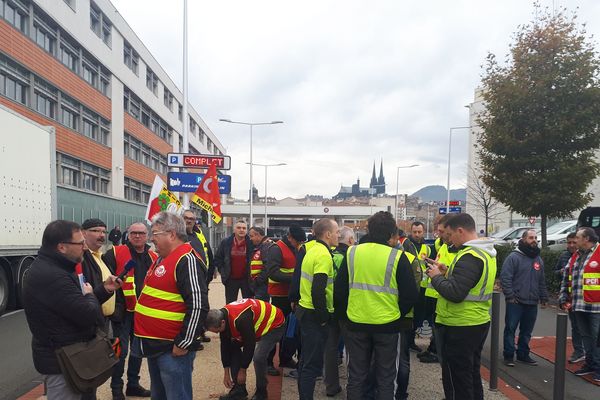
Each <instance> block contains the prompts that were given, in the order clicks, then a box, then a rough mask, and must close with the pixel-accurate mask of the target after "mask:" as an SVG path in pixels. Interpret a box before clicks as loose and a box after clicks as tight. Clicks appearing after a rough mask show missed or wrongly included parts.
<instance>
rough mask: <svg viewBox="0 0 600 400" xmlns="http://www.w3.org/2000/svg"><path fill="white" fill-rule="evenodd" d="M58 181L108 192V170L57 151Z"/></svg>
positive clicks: (93, 190) (99, 191)
mask: <svg viewBox="0 0 600 400" xmlns="http://www.w3.org/2000/svg"><path fill="white" fill-rule="evenodd" d="M57 161H58V166H59V168H58V171H57V172H58V181H59V183H61V184H63V185H67V186H73V187H76V188H78V189H84V190H89V191H91V192H97V193H103V194H108V184H109V182H110V171H108V170H105V169H104V168H100V167H97V166H95V165H92V164H89V163H87V162H84V161H81V160H78V159H76V158H73V157H70V156H67V155H65V154H61V153H58V160H57Z"/></svg>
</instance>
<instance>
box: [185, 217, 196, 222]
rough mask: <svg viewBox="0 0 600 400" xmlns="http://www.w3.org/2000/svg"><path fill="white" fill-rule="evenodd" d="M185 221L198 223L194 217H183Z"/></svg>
mask: <svg viewBox="0 0 600 400" xmlns="http://www.w3.org/2000/svg"><path fill="white" fill-rule="evenodd" d="M183 219H184V220H186V221H196V218H194V217H183Z"/></svg>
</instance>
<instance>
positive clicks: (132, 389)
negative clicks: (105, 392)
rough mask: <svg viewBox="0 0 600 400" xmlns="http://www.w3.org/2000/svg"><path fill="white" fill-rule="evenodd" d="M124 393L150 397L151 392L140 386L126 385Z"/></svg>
mask: <svg viewBox="0 0 600 400" xmlns="http://www.w3.org/2000/svg"><path fill="white" fill-rule="evenodd" d="M125 395H127V396H132V397H151V396H152V392H150V391H149V390H148V389H144V388H143V387H142V386H140V385H137V386H127V390H125Z"/></svg>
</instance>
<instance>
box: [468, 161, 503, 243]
mask: <svg viewBox="0 0 600 400" xmlns="http://www.w3.org/2000/svg"><path fill="white" fill-rule="evenodd" d="M470 170H471V171H470V175H471V176H472V177H473V179H471V180H470V183H469V184H468V185H467V195H468V198H467V201H468V203H469V204H470V205H471V206H472V207H474V208H475V209H476V210H478V211H479V212H481V214H483V216H484V218H485V236H488V226H489V223H490V220H493V219H494V218H495V217H496V216H498V214H500V213H501V210H498V206H500V202H499V201H498V200H496V199H495V198H494V196H492V191H491V190H490V188H489V187H487V186H486V185H485V183H483V180H482V179H481V173H480V172H479V171H478V170H477V169H476V168H473V167H471V168H470Z"/></svg>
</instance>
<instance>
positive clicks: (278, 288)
mask: <svg viewBox="0 0 600 400" xmlns="http://www.w3.org/2000/svg"><path fill="white" fill-rule="evenodd" d="M275 245H276V246H277V247H279V250H280V251H281V265H280V266H279V271H280V272H281V273H283V274H286V275H289V276H290V277H291V276H292V275H293V274H294V269H295V267H296V256H295V255H294V253H293V252H292V250H290V248H289V247H288V246H287V244H285V242H284V241H283V240H279V241H278V242H277V243H275ZM267 290H268V292H269V295H270V296H277V297H282V296H286V297H287V295H288V294H289V292H290V284H289V283H286V282H277V281H275V280H273V279H271V278H269V286H268V289H267Z"/></svg>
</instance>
